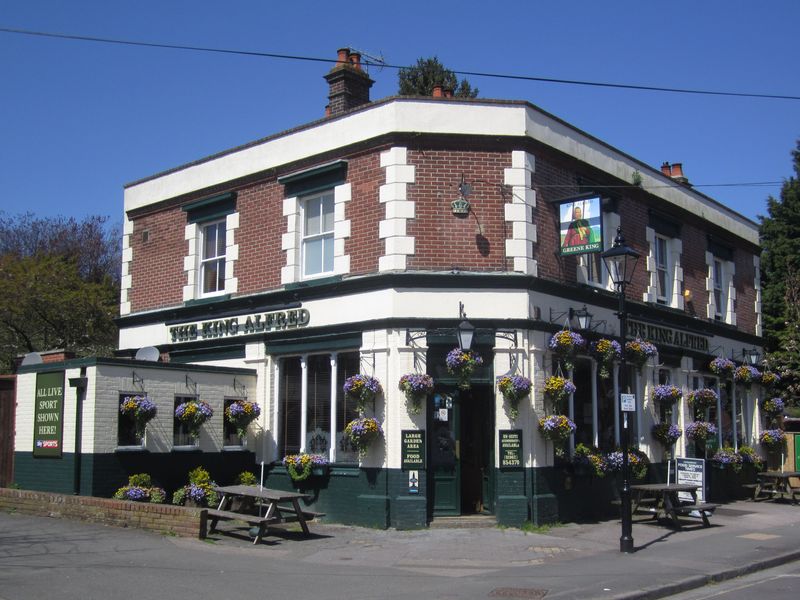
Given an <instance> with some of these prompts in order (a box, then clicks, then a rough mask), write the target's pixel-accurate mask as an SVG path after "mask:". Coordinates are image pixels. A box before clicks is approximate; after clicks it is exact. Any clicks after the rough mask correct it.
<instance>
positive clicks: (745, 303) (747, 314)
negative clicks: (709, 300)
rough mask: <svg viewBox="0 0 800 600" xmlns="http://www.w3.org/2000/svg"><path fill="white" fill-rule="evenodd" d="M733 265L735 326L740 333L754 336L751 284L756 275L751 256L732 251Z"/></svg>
mask: <svg viewBox="0 0 800 600" xmlns="http://www.w3.org/2000/svg"><path fill="white" fill-rule="evenodd" d="M733 263H734V265H735V267H736V273H735V274H734V276H733V284H734V287H735V288H736V326H737V328H738V329H741V330H742V331H745V332H747V333H752V334H755V332H756V311H755V302H756V290H755V289H754V287H753V283H754V281H755V276H756V275H755V267H754V266H753V255H752V254H750V253H749V252H745V251H744V250H740V249H738V248H737V249H735V250H734V257H733Z"/></svg>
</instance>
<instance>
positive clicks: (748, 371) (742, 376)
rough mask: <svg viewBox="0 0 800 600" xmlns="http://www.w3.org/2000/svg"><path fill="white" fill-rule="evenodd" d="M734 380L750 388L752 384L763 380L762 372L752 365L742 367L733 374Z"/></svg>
mask: <svg viewBox="0 0 800 600" xmlns="http://www.w3.org/2000/svg"><path fill="white" fill-rule="evenodd" d="M733 380H734V381H735V382H736V383H742V384H744V385H745V386H746V387H748V388H749V387H750V386H751V385H752V384H754V383H758V382H759V381H760V380H761V371H759V370H758V369H756V368H755V367H754V366H752V365H742V366H741V367H738V368H737V369H736V370H735V371H734V372H733Z"/></svg>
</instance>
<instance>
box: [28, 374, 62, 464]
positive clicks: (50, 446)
mask: <svg viewBox="0 0 800 600" xmlns="http://www.w3.org/2000/svg"><path fill="white" fill-rule="evenodd" d="M35 402H36V404H35V406H34V412H33V455H34V456H36V457H54V458H61V452H62V450H63V448H62V439H61V438H62V435H61V434H62V430H63V417H64V371H58V372H56V373H37V374H36V398H35Z"/></svg>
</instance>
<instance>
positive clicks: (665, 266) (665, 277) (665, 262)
mask: <svg viewBox="0 0 800 600" xmlns="http://www.w3.org/2000/svg"><path fill="white" fill-rule="evenodd" d="M655 261H656V284H657V292H656V293H657V298H656V299H657V301H658V303H659V304H669V303H670V299H671V297H672V275H671V273H670V260H669V241H668V240H667V238H665V237H664V236H663V235H656V237H655Z"/></svg>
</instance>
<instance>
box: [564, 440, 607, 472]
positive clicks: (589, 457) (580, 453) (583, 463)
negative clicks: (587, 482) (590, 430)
mask: <svg viewBox="0 0 800 600" xmlns="http://www.w3.org/2000/svg"><path fill="white" fill-rule="evenodd" d="M572 463H573V464H574V465H575V466H576V467H577V468H582V469H588V471H589V472H590V473H591V474H592V475H594V476H595V477H605V475H606V471H607V469H608V463H607V462H606V457H605V456H603V454H602V452H600V451H599V450H598V449H597V448H595V447H594V446H586V445H585V444H578V445H577V446H575V452H574V454H573V455H572Z"/></svg>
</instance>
